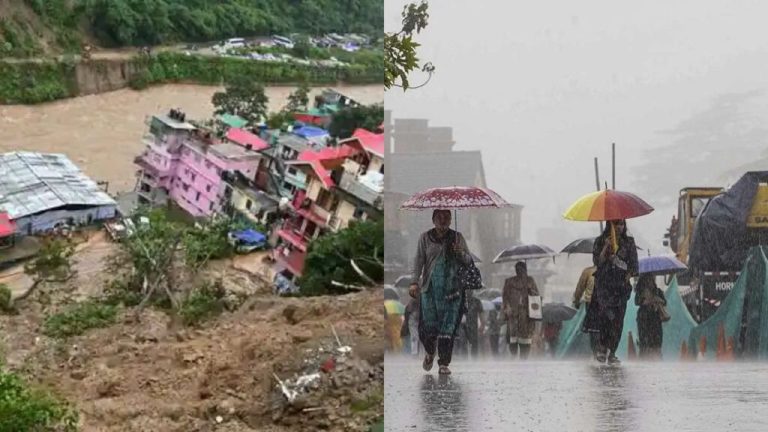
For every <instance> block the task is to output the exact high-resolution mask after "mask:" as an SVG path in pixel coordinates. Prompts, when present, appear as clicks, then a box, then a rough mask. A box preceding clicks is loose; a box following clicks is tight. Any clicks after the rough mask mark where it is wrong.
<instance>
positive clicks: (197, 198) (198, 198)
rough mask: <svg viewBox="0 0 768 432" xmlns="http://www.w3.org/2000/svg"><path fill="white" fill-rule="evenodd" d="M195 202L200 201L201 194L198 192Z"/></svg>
mask: <svg viewBox="0 0 768 432" xmlns="http://www.w3.org/2000/svg"><path fill="white" fill-rule="evenodd" d="M195 201H200V192H198V193H197V195H195Z"/></svg>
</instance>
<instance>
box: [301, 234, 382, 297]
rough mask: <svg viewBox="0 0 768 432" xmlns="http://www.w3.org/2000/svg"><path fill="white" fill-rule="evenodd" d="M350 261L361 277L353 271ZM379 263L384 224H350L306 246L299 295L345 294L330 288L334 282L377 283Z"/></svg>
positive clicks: (379, 281) (342, 290) (341, 289)
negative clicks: (307, 247)
mask: <svg viewBox="0 0 768 432" xmlns="http://www.w3.org/2000/svg"><path fill="white" fill-rule="evenodd" d="M353 262H354V265H356V266H357V267H358V268H359V269H360V271H362V272H363V274H364V275H365V276H361V275H360V273H358V272H357V271H356V270H355V268H354V265H353V264H352V263H353ZM383 262H384V222H383V221H381V220H379V221H375V222H374V221H364V222H352V223H350V225H349V227H348V228H346V229H343V230H341V231H339V232H337V233H333V234H328V235H325V236H322V237H320V238H318V239H317V240H314V241H313V242H312V243H310V245H309V251H308V253H307V259H306V262H305V263H304V275H303V276H302V277H301V278H300V280H299V286H301V293H302V294H303V295H325V294H339V293H344V292H346V291H347V289H346V288H344V287H340V286H337V285H334V284H333V282H334V281H335V282H338V283H341V284H344V285H356V286H364V285H371V283H372V282H373V283H381V282H382V280H383V279H384V266H383ZM366 278H368V279H370V280H366Z"/></svg>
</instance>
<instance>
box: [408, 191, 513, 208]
mask: <svg viewBox="0 0 768 432" xmlns="http://www.w3.org/2000/svg"><path fill="white" fill-rule="evenodd" d="M511 206H512V204H510V203H508V202H506V201H504V198H502V197H500V196H499V194H497V193H496V192H494V191H492V190H490V189H488V188H481V187H474V186H449V187H440V188H433V189H427V190H425V191H422V192H418V193H416V194H415V195H413V196H412V197H410V198H408V199H407V200H406V201H405V202H404V203H403V205H401V206H400V208H401V209H406V210H426V209H461V208H488V207H491V208H501V207H511Z"/></svg>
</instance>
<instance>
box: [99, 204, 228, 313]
mask: <svg viewBox="0 0 768 432" xmlns="http://www.w3.org/2000/svg"><path fill="white" fill-rule="evenodd" d="M142 214H143V216H144V217H145V218H146V219H145V220H146V221H147V222H145V223H139V224H138V226H137V228H136V231H135V232H134V233H133V235H131V236H129V237H128V238H126V239H124V240H123V241H122V242H121V247H120V250H119V251H118V255H117V256H115V257H113V260H112V266H113V269H114V270H117V271H123V272H124V273H125V272H127V276H128V277H127V281H125V283H124V284H122V286H123V287H124V289H126V290H128V291H129V292H130V293H133V294H136V293H138V294H140V296H141V298H142V300H141V302H140V303H139V307H138V310H137V312H136V313H137V316H138V315H139V314H140V313H141V311H142V309H143V308H144V307H145V306H146V304H147V302H149V301H150V300H154V301H157V302H158V303H169V304H170V306H171V308H172V309H173V310H174V311H178V310H179V309H180V308H181V305H182V303H183V299H182V298H183V297H184V296H186V295H189V292H185V291H184V290H180V289H179V286H178V285H179V284H180V282H181V280H182V278H183V277H184V276H185V272H186V275H190V274H191V275H194V274H195V273H197V272H198V271H199V270H200V269H201V268H203V267H204V266H205V265H206V264H207V263H208V262H209V261H210V260H213V259H218V258H223V257H225V256H228V255H229V254H231V253H232V247H231V245H230V244H229V243H228V241H227V233H228V231H229V230H230V229H231V228H232V221H231V219H229V218H226V217H223V218H218V219H215V220H213V221H210V222H205V223H203V224H202V225H200V224H198V226H195V227H190V226H185V225H182V224H179V223H176V222H173V221H171V220H169V219H168V217H167V214H166V211H165V210H163V209H155V210H152V211H148V212H143V213H142ZM138 219H139V220H140V219H141V216H139V218H138ZM182 264H183V265H182Z"/></svg>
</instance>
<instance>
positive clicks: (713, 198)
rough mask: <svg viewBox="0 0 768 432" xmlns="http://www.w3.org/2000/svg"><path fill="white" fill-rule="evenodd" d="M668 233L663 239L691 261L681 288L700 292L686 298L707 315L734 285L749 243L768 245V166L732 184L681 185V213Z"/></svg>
mask: <svg viewBox="0 0 768 432" xmlns="http://www.w3.org/2000/svg"><path fill="white" fill-rule="evenodd" d="M664 237H665V239H668V240H665V241H664V245H665V246H669V247H670V248H671V249H672V251H674V252H675V255H676V257H677V259H679V260H680V261H682V262H683V263H685V264H686V265H688V271H686V272H684V273H682V274H679V275H678V284H679V285H681V289H682V290H683V291H688V292H691V293H692V292H693V291H696V292H697V293H698V295H697V296H696V297H697V298H696V299H695V301H694V299H689V300H690V302H689V301H686V303H688V304H689V307H690V308H692V310H691V312H692V314H693V315H694V316H695V317H696V318H697V320H699V321H702V320H705V319H706V318H708V317H709V316H711V314H712V313H714V311H715V310H716V309H717V307H718V306H719V304H720V302H721V301H722V300H723V299H724V298H725V297H726V296H727V294H728V292H730V290H731V289H732V288H733V286H734V284H735V282H736V280H737V279H738V275H739V273H740V270H741V267H742V266H743V264H744V259H745V257H746V254H747V251H748V250H749V248H751V247H752V246H757V245H768V171H752V172H748V173H745V174H744V175H743V176H742V178H741V179H740V180H739V181H738V182H737V183H735V184H734V185H733V186H732V187H731V188H729V189H727V190H726V189H723V188H719V187H687V188H684V189H682V190H680V195H679V197H678V211H677V215H676V216H673V217H672V223H671V224H670V227H669V229H668V231H667V233H666V234H665V235H664ZM685 286H688V289H687V290H686V289H685V288H684V287H685ZM692 303H695V306H694V305H693V304H692Z"/></svg>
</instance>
